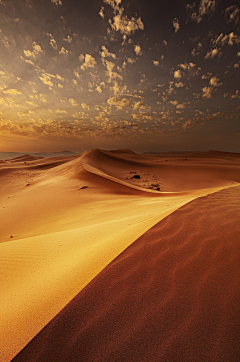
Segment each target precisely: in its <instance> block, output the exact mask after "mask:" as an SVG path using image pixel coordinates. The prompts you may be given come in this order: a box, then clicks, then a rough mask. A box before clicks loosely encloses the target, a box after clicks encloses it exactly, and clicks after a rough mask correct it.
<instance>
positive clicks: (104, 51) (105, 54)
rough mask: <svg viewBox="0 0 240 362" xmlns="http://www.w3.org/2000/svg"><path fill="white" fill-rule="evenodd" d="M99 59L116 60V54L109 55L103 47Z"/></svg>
mask: <svg viewBox="0 0 240 362" xmlns="http://www.w3.org/2000/svg"><path fill="white" fill-rule="evenodd" d="M101 57H102V58H107V57H112V58H113V59H116V54H113V53H110V52H109V51H108V49H107V48H106V47H105V46H104V45H103V46H102V51H101Z"/></svg>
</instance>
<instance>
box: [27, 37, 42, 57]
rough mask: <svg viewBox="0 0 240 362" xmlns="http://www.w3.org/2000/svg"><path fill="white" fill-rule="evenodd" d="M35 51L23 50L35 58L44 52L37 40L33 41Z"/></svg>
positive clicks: (28, 55)
mask: <svg viewBox="0 0 240 362" xmlns="http://www.w3.org/2000/svg"><path fill="white" fill-rule="evenodd" d="M32 48H33V51H32V52H31V51H30V50H23V52H24V55H25V56H26V57H27V58H31V57H32V58H35V56H36V55H38V54H41V53H43V50H42V48H41V46H40V45H38V44H37V43H36V42H35V41H34V42H33V43H32Z"/></svg>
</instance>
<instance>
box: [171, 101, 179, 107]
mask: <svg viewBox="0 0 240 362" xmlns="http://www.w3.org/2000/svg"><path fill="white" fill-rule="evenodd" d="M170 103H171V104H172V105H173V106H176V105H177V104H178V103H179V102H178V101H176V100H175V101H170Z"/></svg>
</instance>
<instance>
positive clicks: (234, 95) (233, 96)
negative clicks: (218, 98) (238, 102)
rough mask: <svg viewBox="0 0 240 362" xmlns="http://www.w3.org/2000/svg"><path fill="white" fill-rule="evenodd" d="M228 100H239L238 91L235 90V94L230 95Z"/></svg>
mask: <svg viewBox="0 0 240 362" xmlns="http://www.w3.org/2000/svg"><path fill="white" fill-rule="evenodd" d="M230 98H232V99H234V98H240V93H239V90H236V92H235V94H232V95H230Z"/></svg>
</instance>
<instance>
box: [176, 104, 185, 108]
mask: <svg viewBox="0 0 240 362" xmlns="http://www.w3.org/2000/svg"><path fill="white" fill-rule="evenodd" d="M176 108H177V109H183V108H185V105H184V104H178V105H177V106H176Z"/></svg>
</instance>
